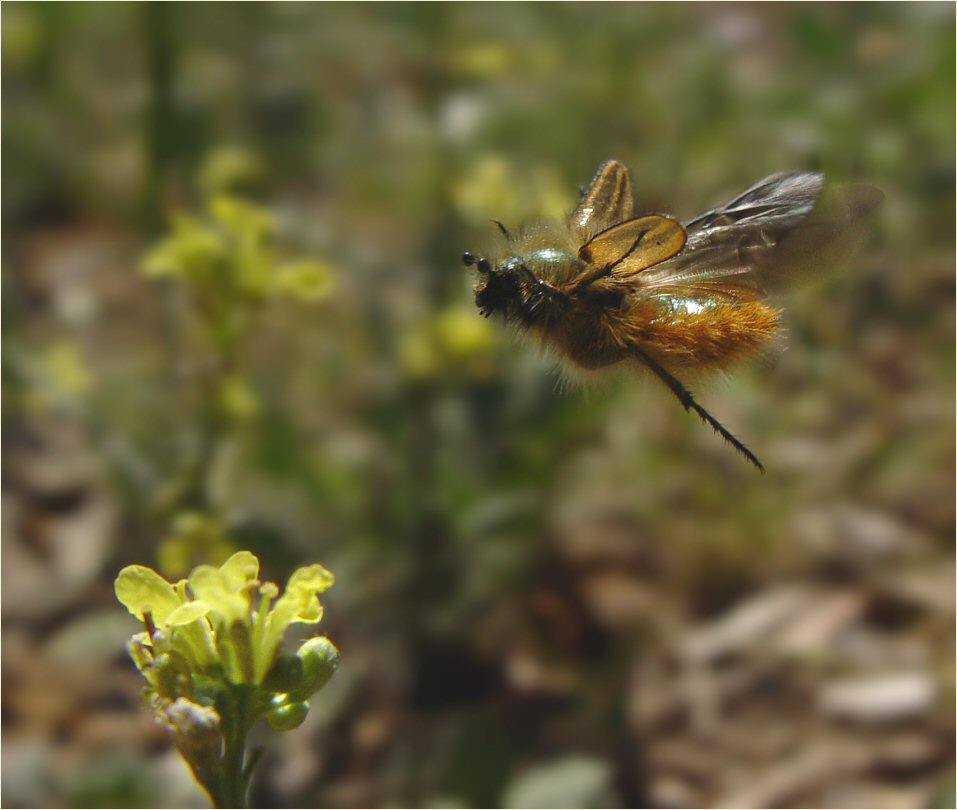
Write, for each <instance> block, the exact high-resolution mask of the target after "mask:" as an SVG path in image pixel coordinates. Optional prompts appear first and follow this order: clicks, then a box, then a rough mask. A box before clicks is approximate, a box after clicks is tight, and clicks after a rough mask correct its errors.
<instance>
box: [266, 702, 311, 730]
mask: <svg viewBox="0 0 957 810" xmlns="http://www.w3.org/2000/svg"><path fill="white" fill-rule="evenodd" d="M307 714H309V704H308V703H307V702H306V701H302V702H299V703H284V704H282V705H281V706H277V707H276V708H275V709H273V710H272V711H271V712H269V713H268V714H267V715H266V719H267V720H268V721H269V725H270V726H272V727H273V728H274V729H275V730H276V731H292V730H293V729H294V728H298V727H299V726H301V725H302V721H303V720H305V719H306V715H307Z"/></svg>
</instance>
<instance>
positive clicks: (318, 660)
mask: <svg viewBox="0 0 957 810" xmlns="http://www.w3.org/2000/svg"><path fill="white" fill-rule="evenodd" d="M296 655H297V656H298V657H299V659H300V660H301V661H302V678H301V679H300V681H299V685H298V687H297V688H296V689H294V690H292V691H291V692H290V694H291V695H292V696H293V697H295V698H300V699H303V698H308V697H311V696H312V695H314V694H315V693H316V692H318V691H319V690H320V689H322V687H323V686H325V685H326V684H327V683H328V682H329V679H330V678H331V677H332V674H333V673H334V672H335V671H336V667H338V666H339V651H338V650H337V649H336V648H335V645H334V644H333V643H332V642H331V641H329V639H327V638H326V637H325V636H316V637H315V638H310V639H308V640H307V641H306V642H304V643H303V645H302V646H301V647H300V648H299V650H298V651H297V652H296Z"/></svg>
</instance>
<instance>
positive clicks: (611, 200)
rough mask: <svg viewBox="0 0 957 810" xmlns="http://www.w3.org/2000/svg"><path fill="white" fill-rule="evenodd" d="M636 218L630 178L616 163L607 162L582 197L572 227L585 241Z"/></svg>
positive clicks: (570, 220)
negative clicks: (613, 226)
mask: <svg viewBox="0 0 957 810" xmlns="http://www.w3.org/2000/svg"><path fill="white" fill-rule="evenodd" d="M632 216H634V202H633V201H632V197H631V177H630V175H629V174H628V169H627V168H625V165H624V164H623V163H619V162H618V161H617V160H606V161H605V162H604V163H602V164H601V166H599V167H598V171H597V172H595V177H594V178H593V179H592V181H591V183H590V184H589V186H588V188H587V189H585V192H584V193H583V194H582V198H581V200H579V202H578V206H577V207H576V208H575V210H574V211H572V213H571V216H570V217H569V224H570V225H571V226H572V227H574V228H577V229H578V230H579V232H580V233H581V234H582V241H585V240H586V239H588V238H590V237H591V236H593V235H594V234H596V233H598V232H599V231H604V230H607V229H608V228H610V227H611V226H612V225H617V224H618V223H619V222H623V221H624V220H626V219H631V218H632Z"/></svg>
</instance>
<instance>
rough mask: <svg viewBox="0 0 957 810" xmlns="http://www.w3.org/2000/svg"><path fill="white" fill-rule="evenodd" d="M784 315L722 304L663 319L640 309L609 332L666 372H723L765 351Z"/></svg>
mask: <svg viewBox="0 0 957 810" xmlns="http://www.w3.org/2000/svg"><path fill="white" fill-rule="evenodd" d="M780 314H781V310H780V309H774V308H773V307H769V306H768V305H767V304H764V303H762V302H760V301H747V302H735V303H728V304H719V305H717V306H712V307H709V308H708V309H705V310H704V311H702V312H696V313H680V312H679V313H671V312H669V313H668V314H667V316H664V317H662V316H661V314H660V313H658V312H656V311H654V309H653V308H651V307H649V306H647V305H645V304H638V305H636V306H634V307H632V309H630V310H628V311H627V312H626V313H623V315H624V317H623V318H622V320H621V321H619V323H617V324H614V325H610V326H611V327H612V330H613V331H620V333H622V334H621V337H623V338H626V339H625V341H623V342H624V343H634V344H637V345H638V346H639V347H641V348H642V349H643V350H644V351H646V352H647V353H648V354H649V355H651V356H652V357H654V358H655V359H656V360H659V361H660V362H661V363H663V364H665V365H667V366H670V367H676V368H681V367H691V366H694V367H697V368H702V369H718V368H725V367H727V366H731V365H733V364H734V363H736V362H738V361H739V360H743V359H744V358H745V357H747V356H748V355H751V354H754V353H755V352H757V351H758V350H759V349H761V348H762V347H763V346H764V345H765V344H766V343H767V342H768V341H769V340H770V339H771V338H772V337H773V336H774V334H775V332H776V331H777V327H778V317H779V316H780ZM619 317H621V316H619Z"/></svg>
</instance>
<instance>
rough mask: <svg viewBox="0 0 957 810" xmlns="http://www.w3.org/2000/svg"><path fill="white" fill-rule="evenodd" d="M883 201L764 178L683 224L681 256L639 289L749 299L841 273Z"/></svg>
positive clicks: (813, 178)
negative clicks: (685, 236) (830, 272)
mask: <svg viewBox="0 0 957 810" xmlns="http://www.w3.org/2000/svg"><path fill="white" fill-rule="evenodd" d="M883 198H884V195H883V194H882V193H881V192H880V191H879V190H878V189H876V188H873V187H872V186H865V185H851V186H841V187H826V186H825V182H824V175H822V174H819V173H817V172H784V173H781V174H775V175H772V176H771V177H767V178H765V179H764V180H762V181H761V182H759V183H757V184H756V185H754V186H752V187H751V188H749V189H748V190H747V191H745V192H744V193H743V194H740V195H739V196H737V197H735V198H734V199H733V200H731V201H729V202H727V203H725V204H724V205H722V206H720V207H718V208H715V209H714V210H712V211H708V212H707V213H704V214H701V215H700V216H697V217H695V218H694V219H692V220H690V221H689V222H688V223H686V225H685V228H686V230H687V233H688V241H687V244H686V245H685V248H684V250H682V251H681V253H679V254H678V255H676V256H674V257H672V258H671V259H669V260H666V261H663V262H661V263H660V264H658V265H655V266H654V267H652V268H650V269H648V270H646V271H645V272H644V273H642V275H641V278H640V282H641V284H642V286H648V287H655V288H675V289H684V290H686V291H693V290H698V291H701V292H703V293H709V292H710V293H720V294H725V295H730V296H733V297H736V298H741V297H746V298H754V297H758V296H760V295H764V294H767V293H772V292H776V291H778V290H781V289H784V288H787V287H789V286H792V285H794V284H796V283H799V282H800V281H802V280H804V279H807V278H810V277H813V276H814V275H816V274H818V273H820V272H823V271H826V270H833V269H837V268H838V267H840V266H841V265H842V264H844V263H845V262H847V261H848V260H849V259H850V258H851V256H852V255H853V254H854V252H855V251H856V249H857V248H858V247H859V245H860V242H861V240H862V239H863V237H864V235H865V233H866V226H867V221H868V219H869V217H870V215H871V214H872V213H873V212H874V210H875V209H876V208H877V207H878V206H879V205H880V203H881V201H882V200H883Z"/></svg>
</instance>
